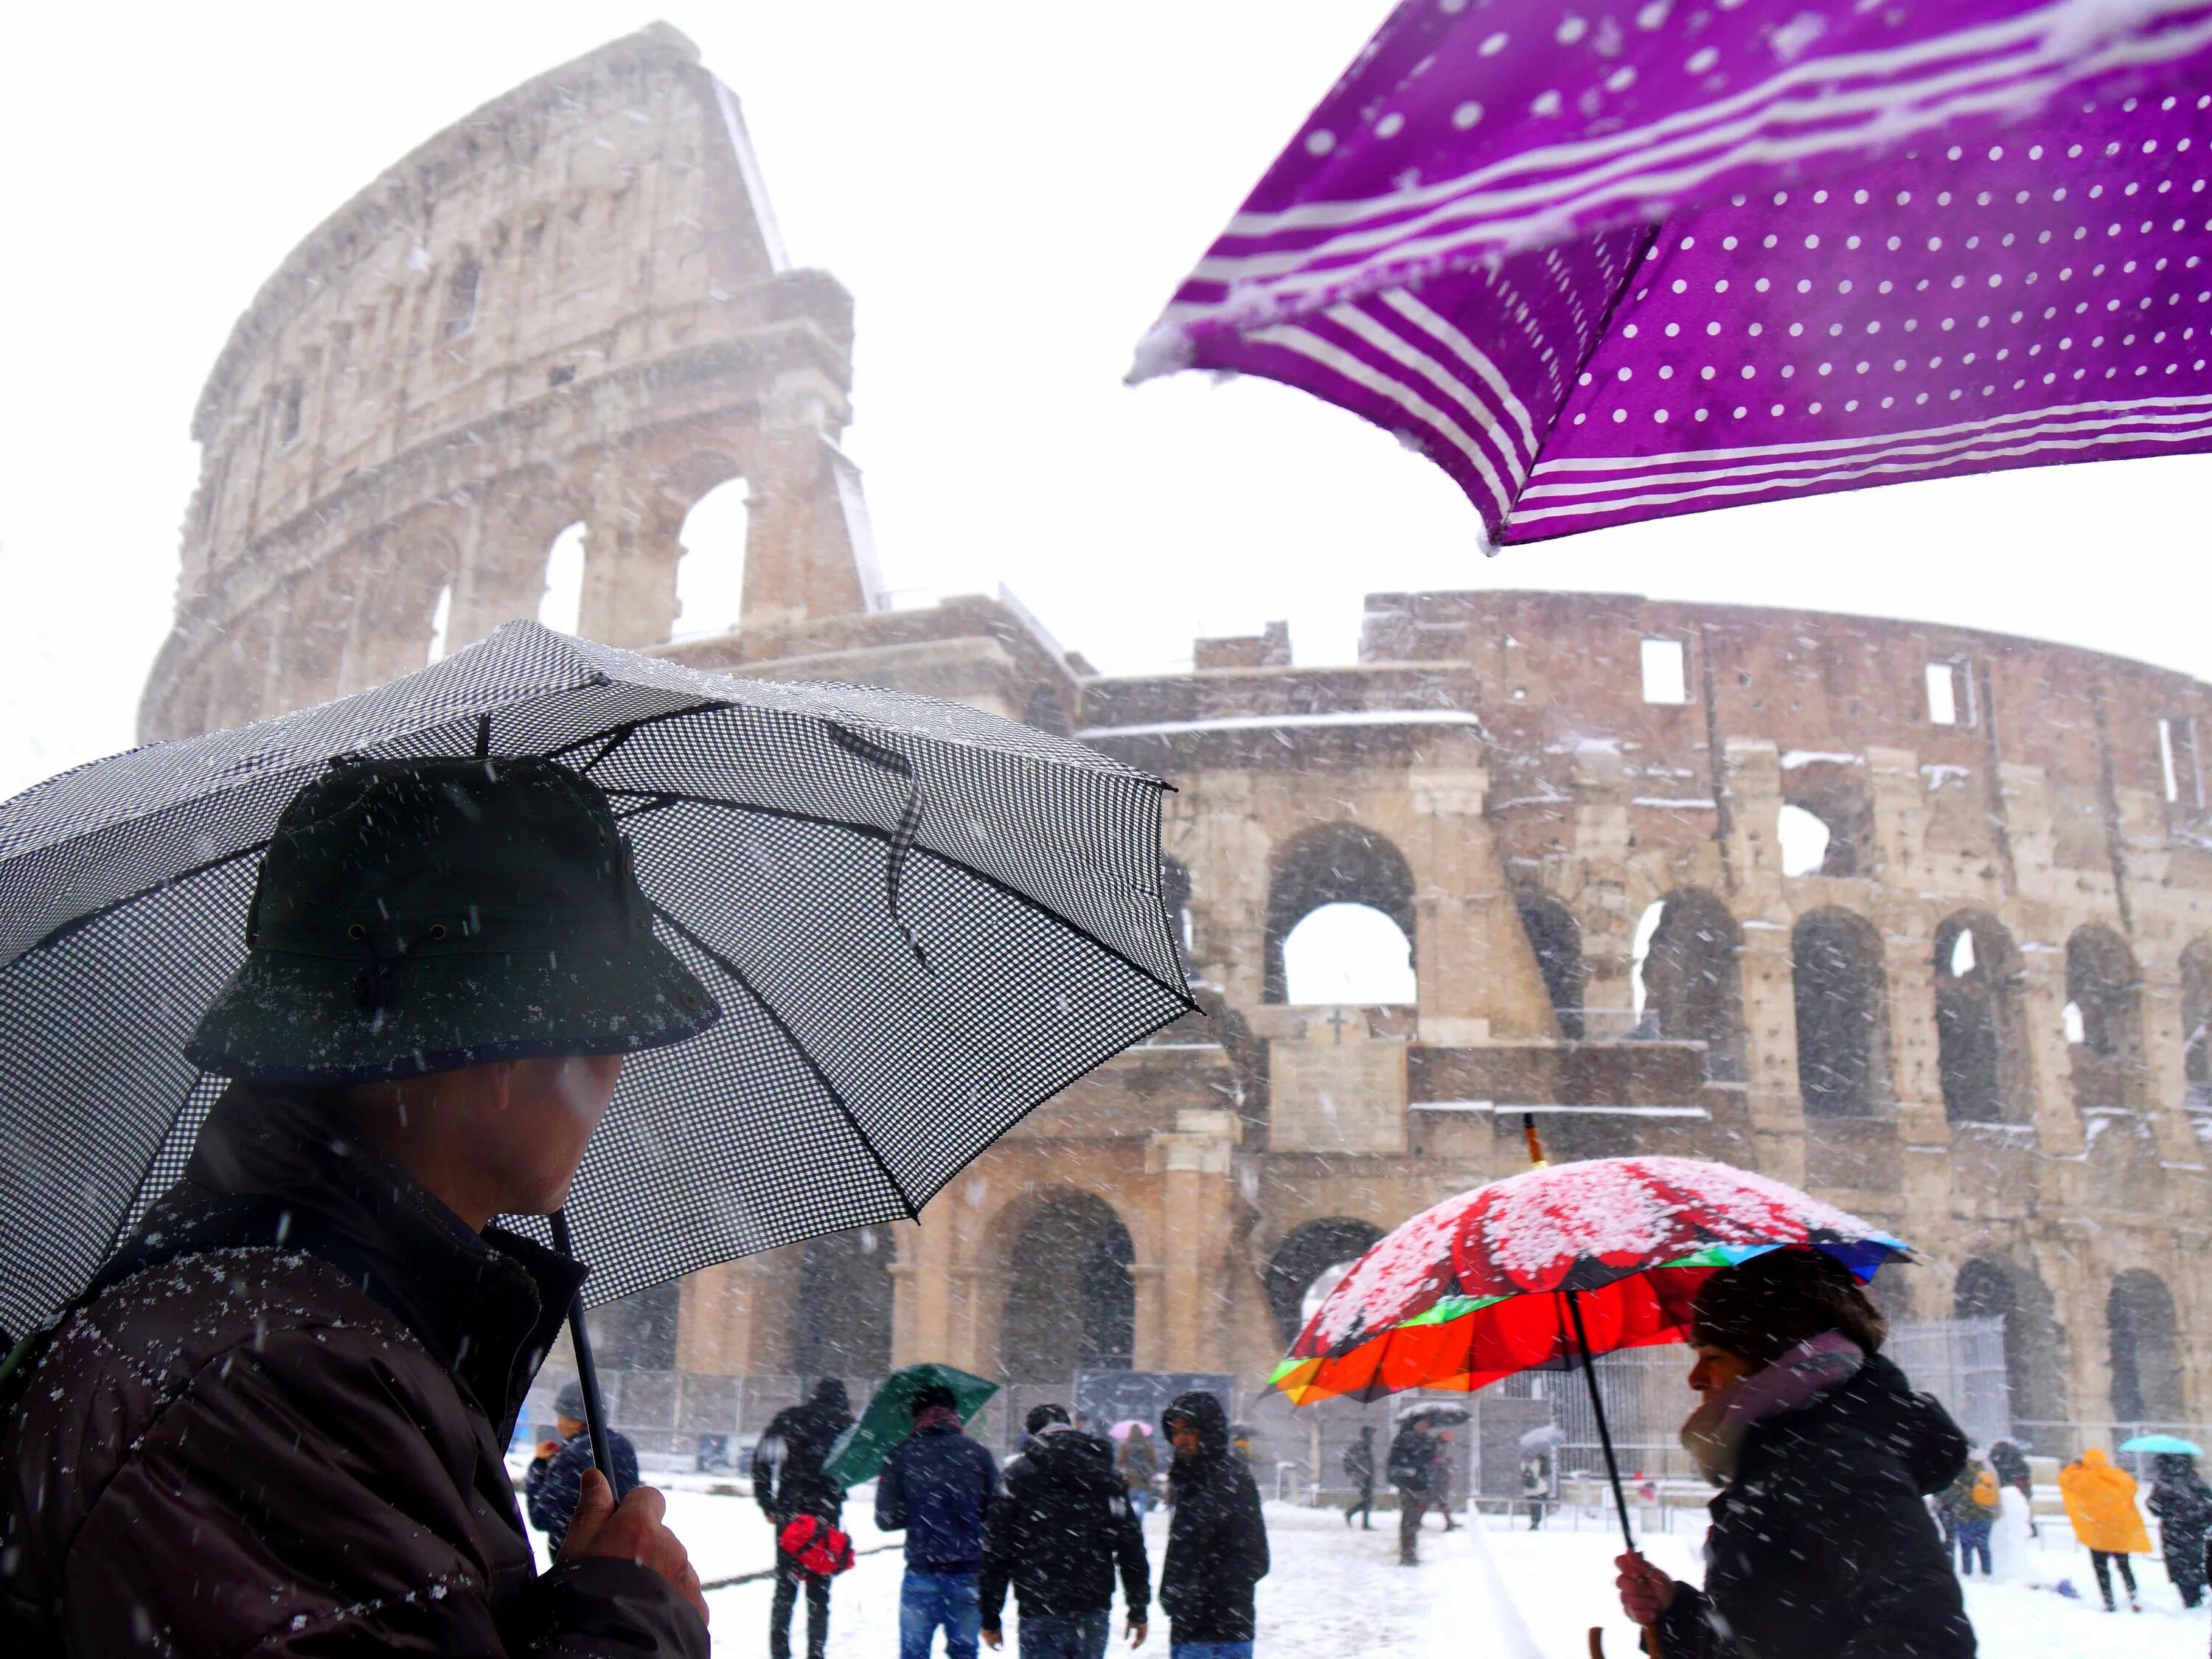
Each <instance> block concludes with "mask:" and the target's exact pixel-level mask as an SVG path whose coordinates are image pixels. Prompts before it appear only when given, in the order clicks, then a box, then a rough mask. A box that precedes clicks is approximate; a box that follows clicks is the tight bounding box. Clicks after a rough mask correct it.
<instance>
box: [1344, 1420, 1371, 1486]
mask: <svg viewBox="0 0 2212 1659" xmlns="http://www.w3.org/2000/svg"><path fill="white" fill-rule="evenodd" d="M1344 1478H1345V1479H1346V1480H1349V1481H1350V1482H1352V1485H1353V1486H1357V1487H1358V1489H1359V1490H1360V1491H1362V1492H1373V1491H1374V1490H1375V1442H1374V1440H1373V1439H1372V1438H1371V1437H1369V1436H1367V1435H1364V1434H1363V1435H1362V1436H1360V1437H1359V1438H1358V1439H1357V1440H1355V1441H1353V1442H1352V1444H1351V1445H1350V1446H1348V1447H1346V1449H1345V1453H1344Z"/></svg>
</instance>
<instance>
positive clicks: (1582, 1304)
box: [1273, 1158, 1908, 1405]
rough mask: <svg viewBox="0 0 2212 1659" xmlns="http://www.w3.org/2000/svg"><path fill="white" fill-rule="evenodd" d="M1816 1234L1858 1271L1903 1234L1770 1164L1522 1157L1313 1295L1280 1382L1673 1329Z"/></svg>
mask: <svg viewBox="0 0 2212 1659" xmlns="http://www.w3.org/2000/svg"><path fill="white" fill-rule="evenodd" d="M1790 1245H1796V1246H1810V1247H1812V1248H1814V1249H1820V1250H1824V1251H1826V1253H1827V1254H1829V1255H1832V1256H1834V1257H1835V1258H1836V1259H1837V1260H1838V1261H1842V1262H1843V1263H1844V1265H1845V1266H1846V1267H1850V1269H1851V1270H1852V1272H1854V1273H1857V1274H1858V1276H1859V1277H1860V1278H1861V1279H1871V1278H1873V1276H1874V1273H1875V1269H1876V1268H1877V1267H1880V1266H1881V1264H1882V1263H1883V1262H1884V1261H1887V1260H1889V1259H1890V1258H1891V1257H1893V1256H1899V1255H1906V1254H1908V1252H1907V1249H1906V1246H1905V1243H1903V1242H1902V1241H1901V1240H1899V1239H1896V1238H1893V1237H1891V1236H1890V1235H1889V1234H1887V1233H1886V1232H1883V1231H1881V1229H1880V1228H1878V1227H1875V1226H1873V1225H1869V1223H1867V1222H1864V1221H1862V1220H1860V1219H1859V1218H1857V1216H1854V1215H1851V1214H1850V1213H1848V1212H1845V1211H1843V1210H1839V1209H1838V1208H1836V1207H1835V1206H1833V1205H1831V1204H1824V1203H1822V1202H1820V1200H1818V1199H1815V1198H1812V1197H1809V1196H1808V1195H1807V1194H1804V1193H1801V1192H1799V1191H1798V1190H1797V1189H1796V1188H1794V1187H1790V1186H1785V1185H1784V1183H1783V1182H1778V1181H1773V1180H1770V1179H1769V1178H1768V1177H1766V1176H1759V1175H1753V1174H1751V1173H1749V1172H1747V1171H1746V1170H1736V1169H1731V1168H1730V1167H1729V1166H1728V1165H1727V1164H1713V1163H1707V1162H1705V1161H1703V1160H1701V1159H1697V1158H1594V1159H1591V1160H1589V1162H1587V1163H1581V1164H1559V1165H1556V1166H1548V1167H1541V1168H1537V1169H1534V1170H1527V1171H1525V1172H1524V1173H1522V1174H1520V1175H1516V1176H1508V1177H1507V1178H1505V1179H1504V1180H1503V1181H1494V1182H1491V1183H1490V1184H1489V1185H1487V1186H1485V1187H1478V1188H1475V1189H1474V1191H1473V1192H1468V1193H1462V1194H1460V1195H1459V1196H1458V1197H1456V1198H1451V1199H1447V1200H1444V1202H1443V1203H1441V1204H1438V1205H1437V1206H1433V1207H1432V1208H1431V1209H1427V1210H1425V1211H1423V1212H1421V1213H1420V1214H1419V1215H1417V1216H1415V1217H1414V1218H1413V1219H1412V1220H1410V1221H1408V1222H1407V1223H1406V1224H1405V1225H1402V1226H1401V1227H1400V1228H1399V1229H1398V1230H1397V1231H1395V1232H1393V1233H1392V1234H1390V1235H1389V1237H1387V1238H1384V1239H1383V1240H1382V1241H1381V1242H1380V1243H1377V1244H1376V1245H1375V1246H1374V1247H1373V1248H1372V1249H1370V1250H1369V1251H1368V1252H1367V1253H1366V1255H1363V1256H1361V1257H1360V1258H1359V1260H1358V1261H1357V1262H1356V1263H1354V1264H1353V1266H1352V1270H1351V1271H1350V1272H1349V1273H1346V1275H1345V1276H1344V1278H1343V1279H1342V1280H1341V1281H1340V1283H1339V1284H1338V1285H1337V1286H1336V1288H1335V1289H1334V1290H1333V1291H1330V1293H1329V1295H1328V1298H1327V1299H1326V1300H1325V1301H1323V1302H1322V1304H1321V1306H1320V1307H1319V1308H1317V1309H1316V1310H1315V1312H1314V1316H1313V1317H1312V1319H1310V1321H1309V1322H1307V1324H1306V1328H1305V1329H1304V1331H1303V1332H1301V1333H1300V1334H1299V1336H1298V1340H1297V1342H1296V1343H1295V1344H1294V1345H1292V1346H1291V1352H1290V1355H1289V1357H1288V1358H1285V1360H1284V1361H1283V1363H1282V1364H1281V1365H1279V1366H1278V1367H1277V1368H1276V1371H1275V1376H1274V1378H1273V1383H1274V1386H1275V1388H1277V1389H1279V1390H1280V1391H1281V1392H1282V1393H1284V1394H1285V1395H1288V1396H1289V1397H1290V1399H1291V1401H1292V1402H1293V1403H1294V1404H1297V1405H1305V1404H1307V1403H1309V1402H1310V1401H1319V1400H1328V1399H1334V1398H1335V1397H1337V1396H1339V1395H1351V1396H1352V1397H1353V1398H1355V1399H1359V1400H1374V1399H1378V1398H1380V1397H1381V1396H1383V1395H1388V1394H1395V1393H1397V1392H1399V1391H1400V1390H1401V1389H1467V1390H1470V1391H1471V1390H1473V1389H1479V1388H1480V1387H1482V1386H1483V1385H1484V1384H1485V1383H1494V1382H1496V1381H1497V1380H1498V1378H1500V1377H1504V1376H1512V1375H1513V1374H1514V1373H1516V1372H1517V1371H1524V1370H1538V1369H1559V1368H1563V1367H1565V1366H1570V1365H1574V1364H1581V1363H1583V1358H1584V1356H1585V1355H1595V1354H1601V1353H1610V1352H1613V1351H1614V1350H1616V1349H1620V1348H1634V1347H1644V1346H1650V1345H1651V1344H1654V1343H1662V1342H1680V1341H1685V1340H1687V1338H1688V1333H1689V1315H1690V1302H1691V1299H1692V1297H1694V1296H1695V1295H1696V1294H1697V1290H1698V1286H1699V1285H1702V1284H1703V1283H1704V1282H1705V1279H1707V1278H1709V1277H1710V1276H1711V1274H1713V1273H1717V1272H1718V1271H1719V1270H1720V1269H1721V1268H1723V1267H1729V1266H1730V1265H1732V1264H1734V1263H1735V1262H1738V1261H1744V1260H1746V1259H1747V1258H1748V1257H1751V1256H1753V1255H1759V1254H1760V1253H1761V1252H1762V1251H1765V1250H1771V1249H1780V1248H1783V1247H1785V1246H1790Z"/></svg>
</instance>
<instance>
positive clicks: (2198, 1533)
mask: <svg viewBox="0 0 2212 1659" xmlns="http://www.w3.org/2000/svg"><path fill="white" fill-rule="evenodd" d="M2148 1507H2149V1510H2150V1512H2151V1513H2152V1514H2153V1515H2154V1516H2157V1517H2158V1541H2159V1547H2160V1551H2161V1552H2162V1553H2164V1555H2165V1556H2166V1577H2168V1578H2169V1579H2171V1580H2172V1583H2173V1587H2174V1589H2177V1590H2179V1592H2180V1593H2181V1605H2182V1606H2183V1607H2195V1606H2196V1605H2197V1603H2198V1602H2199V1601H2203V1599H2204V1583H2205V1579H2204V1549H2205V1538H2206V1535H2207V1534H2212V1486H2207V1485H2206V1484H2205V1482H2204V1477H2203V1475H2201V1474H2198V1473H2197V1460H2196V1459H2195V1458H2193V1457H2191V1456H2190V1455H2188V1454H2187V1453H2185V1452H2160V1454H2159V1455H2157V1456H2156V1457H2154V1458H2153V1459H2152V1460H2151V1488H2150V1498H2149V1500H2148Z"/></svg>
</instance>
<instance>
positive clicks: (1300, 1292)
mask: <svg viewBox="0 0 2212 1659" xmlns="http://www.w3.org/2000/svg"><path fill="white" fill-rule="evenodd" d="M1381 1237H1383V1230H1382V1229H1381V1228H1379V1227H1377V1226H1375V1225H1373V1224H1372V1223H1370V1222H1365V1221H1356V1220H1353V1219H1352V1218H1350V1217H1348V1216H1331V1217H1329V1218H1328V1219H1326V1220H1322V1221H1309V1222H1307V1223H1306V1224H1305V1225H1304V1226H1302V1227H1299V1228H1298V1229H1297V1230H1296V1231H1293V1232H1292V1233H1291V1235H1290V1236H1289V1237H1287V1238H1285V1239H1284V1240H1283V1242H1282V1243H1280V1244H1278V1245H1277V1246H1276V1247H1275V1253H1274V1255H1272V1256H1270V1257H1269V1258H1268V1259H1267V1272H1266V1273H1264V1274H1262V1275H1261V1277H1262V1279H1264V1280H1265V1281H1266V1284H1267V1306H1268V1308H1269V1310H1271V1311H1272V1312H1273V1314H1274V1316H1275V1329H1276V1331H1277V1333H1278V1334H1279V1335H1280V1336H1281V1337H1282V1340H1283V1346H1285V1347H1286V1348H1287V1347H1288V1346H1290V1345H1291V1343H1292V1342H1295V1341H1296V1340H1297V1335H1298V1332H1299V1331H1300V1330H1301V1329H1302V1328H1304V1325H1305V1322H1306V1311H1305V1298H1306V1293H1307V1292H1308V1291H1310V1290H1312V1289H1313V1288H1314V1286H1315V1283H1316V1280H1318V1279H1321V1278H1322V1276H1323V1275H1324V1274H1326V1273H1328V1272H1329V1271H1330V1270H1331V1269H1332V1268H1336V1267H1343V1266H1345V1265H1346V1263H1348V1262H1351V1261H1355V1260H1357V1259H1358V1257H1359V1256H1360V1255H1362V1254H1363V1253H1364V1252H1365V1251H1366V1250H1367V1249H1368V1248H1369V1247H1370V1246H1371V1245H1373V1244H1374V1243H1376V1241H1378V1240H1379V1239H1381Z"/></svg>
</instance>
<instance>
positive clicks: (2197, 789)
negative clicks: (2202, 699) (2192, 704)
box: [2158, 714, 2204, 810]
mask: <svg viewBox="0 0 2212 1659" xmlns="http://www.w3.org/2000/svg"><path fill="white" fill-rule="evenodd" d="M2158 767H2159V781H2160V784H2161V785H2162V786H2163V787H2164V789H2165V791H2166V802H2167V804H2168V805H2174V806H2185V807H2188V808H2190V809H2191V810H2194V809H2196V808H2198V807H2201V806H2203V805H2204V775H2203V772H2202V771H2201V770H2200V769H2199V768H2198V766H2197V722H2196V720H2194V719H2193V718H2192V717H2191V716H2190V715H2187V714H2161V715H2160V716H2159V721H2158Z"/></svg>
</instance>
